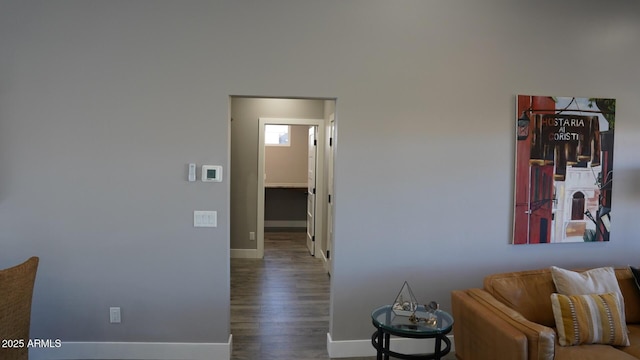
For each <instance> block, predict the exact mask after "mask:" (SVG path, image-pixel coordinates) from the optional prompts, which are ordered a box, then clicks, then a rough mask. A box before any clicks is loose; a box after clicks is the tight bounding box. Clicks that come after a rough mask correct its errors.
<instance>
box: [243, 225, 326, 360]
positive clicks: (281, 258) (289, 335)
mask: <svg viewBox="0 0 640 360" xmlns="http://www.w3.org/2000/svg"><path fill="white" fill-rule="evenodd" d="M305 236H306V233H305V232H265V247H264V260H256V259H231V333H232V334H233V353H232V357H231V358H232V359H233V360H245V359H252V360H258V359H298V360H304V359H309V360H311V359H314V360H315V359H328V355H327V332H328V331H329V276H328V274H327V272H326V271H325V270H324V267H323V264H322V262H321V261H320V260H319V259H316V258H314V257H312V256H310V255H309V252H308V251H307V248H306V245H305V241H306V239H305Z"/></svg>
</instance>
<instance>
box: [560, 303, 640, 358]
mask: <svg viewBox="0 0 640 360" xmlns="http://www.w3.org/2000/svg"><path fill="white" fill-rule="evenodd" d="M551 305H552V306H553V316H554V318H555V320H556V328H557V331H558V341H559V342H560V345H562V346H573V345H580V344H608V345H617V346H629V337H628V335H627V331H626V330H625V329H626V327H625V325H626V324H625V323H624V314H623V313H622V311H621V310H620V309H621V306H620V304H619V302H618V297H617V295H616V294H615V293H606V294H590V295H560V294H551Z"/></svg>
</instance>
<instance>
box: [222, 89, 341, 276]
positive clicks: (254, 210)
mask: <svg viewBox="0 0 640 360" xmlns="http://www.w3.org/2000/svg"><path fill="white" fill-rule="evenodd" d="M335 109H336V99H330V98H329V99H324V98H307V99H305V98H264V97H242V96H231V97H230V114H231V134H230V135H231V141H230V147H231V151H230V154H231V162H230V178H231V184H230V187H231V189H230V190H231V199H230V200H231V201H230V204H231V206H230V207H231V209H230V210H231V212H230V214H231V218H230V225H231V228H230V233H231V244H230V245H231V246H230V247H231V257H232V258H258V259H259V258H262V257H263V256H264V232H265V225H267V226H274V222H273V220H274V219H271V218H269V219H266V224H265V196H271V195H272V194H273V193H278V192H281V193H283V192H286V193H288V194H289V195H291V194H296V195H298V199H303V200H304V203H303V205H304V207H305V216H304V217H303V218H292V219H286V218H285V219H276V220H293V221H290V222H289V225H288V224H287V223H286V222H284V224H282V223H281V224H278V222H277V221H276V224H275V226H279V225H283V226H285V227H286V226H290V224H291V223H294V224H293V226H300V227H306V228H307V232H308V245H307V247H308V249H309V253H310V254H311V255H313V256H315V257H317V258H319V259H322V260H323V261H324V264H325V269H326V270H327V272H330V270H331V268H332V259H331V258H332V256H331V255H332V254H331V250H332V248H333V244H332V241H333V236H332V235H333V221H332V219H333V205H334V204H333V203H334V202H335V197H334V195H333V149H334V147H335V143H336V141H335V135H334V131H335V124H336V121H335V119H336V116H335ZM267 125H269V126H271V125H275V129H274V130H273V131H270V130H271V129H266V127H267ZM305 127H306V130H305V131H304V134H305V135H304V140H303V141H302V142H303V143H304V144H303V146H302V147H300V148H298V150H296V152H297V153H298V155H302V159H303V160H302V162H304V163H305V165H301V166H304V168H305V170H304V173H303V174H302V175H301V176H298V177H294V178H292V179H290V178H287V177H286V176H282V174H278V172H280V170H278V169H276V170H275V172H276V174H277V176H275V177H271V178H270V177H269V176H271V175H270V174H267V173H265V169H267V168H268V167H267V166H266V164H265V153H266V152H267V151H270V152H271V151H272V150H277V151H281V150H282V151H284V150H285V149H284V148H287V147H289V149H290V148H291V147H293V146H294V144H293V143H292V142H288V141H291V140H295V139H290V136H293V135H294V134H289V133H287V132H286V131H284V130H283V129H288V128H291V129H298V130H299V129H301V128H305ZM310 129H312V131H313V133H312V134H309V130H310ZM299 133H300V131H298V134H299ZM309 136H314V137H315V141H316V146H315V151H313V149H312V148H311V147H310V146H309ZM269 139H273V140H271V142H277V144H276V146H268V147H267V148H268V150H267V151H265V142H268V141H269ZM294 142H295V141H294ZM297 143H298V145H300V144H301V141H300V140H298V142H297ZM277 151H276V152H277ZM282 151H281V152H282ZM310 155H313V157H312V158H310V157H309V156H310ZM276 161H280V162H285V166H286V165H288V163H287V162H288V161H290V160H287V159H285V158H281V159H279V160H276ZM296 161H298V160H296ZM313 161H315V166H309V165H310V164H313ZM311 170H313V171H311ZM286 172H287V171H284V172H283V173H286ZM314 180H315V186H313V181H314ZM296 191H297V192H296ZM283 206H289V204H284V205H283ZM296 206H299V204H298V205H296ZM296 223H297V224H296Z"/></svg>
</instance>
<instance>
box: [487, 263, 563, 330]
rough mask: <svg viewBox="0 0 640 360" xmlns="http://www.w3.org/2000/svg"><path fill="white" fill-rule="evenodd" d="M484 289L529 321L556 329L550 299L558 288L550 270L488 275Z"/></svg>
mask: <svg viewBox="0 0 640 360" xmlns="http://www.w3.org/2000/svg"><path fill="white" fill-rule="evenodd" d="M484 289H485V290H486V291H487V292H488V293H490V294H491V295H493V297H495V298H496V299H498V300H499V301H500V302H502V303H503V304H505V305H507V306H509V307H510V308H512V309H514V310H516V311H517V312H519V313H520V314H522V316H524V317H525V318H526V319H527V320H529V321H532V322H535V323H538V324H541V325H544V326H547V327H555V326H556V325H555V324H556V322H555V319H554V318H553V310H552V309H551V298H550V297H549V296H550V295H551V294H552V293H554V292H555V291H556V288H555V286H554V284H553V279H552V278H551V271H550V270H549V269H538V270H526V271H517V272H510V273H502V274H493V275H489V276H487V277H485V278H484Z"/></svg>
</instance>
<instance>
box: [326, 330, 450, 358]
mask: <svg viewBox="0 0 640 360" xmlns="http://www.w3.org/2000/svg"><path fill="white" fill-rule="evenodd" d="M447 337H448V338H449V340H451V351H452V352H453V351H454V350H455V344H454V342H453V335H447ZM442 345H443V346H444V343H443V344H442ZM434 346H435V339H407V338H397V337H392V338H391V350H393V351H396V352H400V353H403V354H426V353H432V352H433V348H434ZM327 352H328V353H329V357H330V358H348V357H366V356H376V350H375V349H374V348H373V345H371V339H367V340H342V341H334V340H333V339H332V338H331V334H330V333H327Z"/></svg>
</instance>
